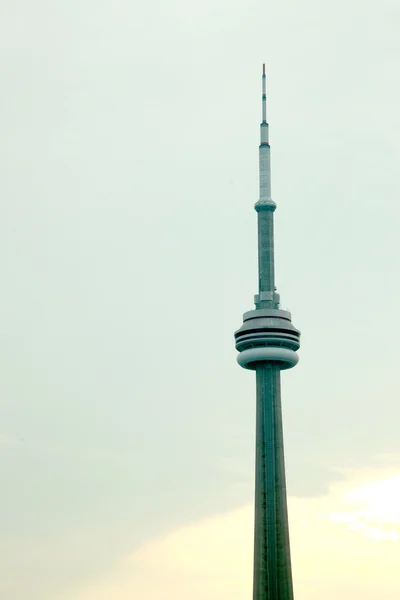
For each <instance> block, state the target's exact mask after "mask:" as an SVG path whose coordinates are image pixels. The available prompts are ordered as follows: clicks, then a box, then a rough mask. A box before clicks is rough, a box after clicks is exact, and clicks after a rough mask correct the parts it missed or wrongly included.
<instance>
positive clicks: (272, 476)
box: [235, 65, 300, 600]
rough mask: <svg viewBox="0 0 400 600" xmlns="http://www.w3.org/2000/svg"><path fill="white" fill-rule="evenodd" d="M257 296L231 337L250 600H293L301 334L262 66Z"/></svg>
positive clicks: (257, 209)
mask: <svg viewBox="0 0 400 600" xmlns="http://www.w3.org/2000/svg"><path fill="white" fill-rule="evenodd" d="M259 160H260V163H259V165H260V198H259V200H258V201H257V202H256V204H255V206H254V208H255V210H256V212H257V220H258V294H256V296H255V297H254V303H255V309H254V310H250V311H249V312H246V313H244V315H243V325H242V326H241V328H240V329H239V330H238V331H236V332H235V343H236V350H238V352H239V354H238V357H237V361H238V363H239V365H240V366H241V367H243V368H244V369H250V370H252V371H255V372H256V388H257V410H256V485H255V527H254V571H253V600H293V583H292V567H291V561H290V543H289V523H288V512H287V499H286V478H285V459H284V451H283V429H282V406H281V371H282V370H284V369H290V368H292V367H294V366H295V365H296V364H297V362H298V356H297V354H296V351H297V350H298V349H299V347H300V332H299V331H298V330H297V329H296V328H295V327H294V326H293V325H292V321H291V314H290V313H289V312H288V311H286V310H282V309H281V308H280V302H279V294H278V293H277V291H276V287H275V264H274V211H275V209H276V204H275V202H274V201H273V200H272V198H271V169H270V145H269V133H268V123H267V96H266V75H265V65H263V74H262V123H261V139H260V147H259Z"/></svg>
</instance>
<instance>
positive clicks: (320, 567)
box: [62, 471, 400, 600]
mask: <svg viewBox="0 0 400 600" xmlns="http://www.w3.org/2000/svg"><path fill="white" fill-rule="evenodd" d="M399 506H400V475H398V474H397V473H393V472H392V473H389V472H387V471H385V472H373V473H371V472H370V473H369V474H368V473H366V472H361V473H360V472H357V473H348V474H347V479H346V480H345V481H344V482H341V483H337V484H334V485H332V486H331V487H330V489H329V491H328V493H327V494H326V495H325V496H321V497H318V498H290V501H289V508H290V521H291V541H292V555H293V570H294V580H295V587H296V598H297V600H306V599H307V600H314V599H315V600H316V599H317V598H321V597H324V598H325V600H333V599H335V600H336V598H337V597H338V596H339V595H340V597H341V599H342V600H353V599H354V597H363V598H364V599H368V600H369V599H371V600H372V598H377V597H381V598H382V597H384V598H385V600H395V599H396V600H397V599H398V597H399V596H400V582H399V581H398V576H397V568H398V564H400V541H399V540H400V509H399V508H398V507H399ZM252 522H253V509H252V507H251V506H247V507H243V508H241V509H238V510H235V511H233V512H230V513H228V514H225V515H220V516H216V517H214V518H212V519H207V520H204V521H201V522H199V523H195V524H193V525H191V526H189V527H184V528H182V529H180V530H178V531H175V532H173V533H171V534H170V535H168V536H166V537H165V538H163V539H158V540H154V541H152V542H149V543H148V544H146V545H145V546H143V547H142V548H140V549H139V550H138V551H137V552H135V553H134V554H133V555H132V556H129V557H126V559H125V560H124V562H123V563H121V564H120V565H119V566H118V568H116V569H115V570H114V571H113V572H112V573H110V574H109V575H108V576H107V577H106V578H104V580H103V581H99V582H95V583H94V584H93V585H91V586H88V587H86V588H85V589H81V590H78V591H76V592H75V593H73V594H69V595H68V596H65V597H64V598H63V599H62V600H128V599H129V600H131V599H132V598H138V599H140V600H156V599H157V600H159V599H160V598H162V599H163V600H177V599H179V598H184V597H190V598H191V599H192V600H200V599H201V600H204V598H205V597H206V598H208V599H209V600H212V599H213V598H215V599H216V598H219V597H221V595H223V596H224V597H229V598H230V599H231V600H241V599H242V598H245V597H248V595H249V593H250V589H251V571H252V564H251V563H252V529H253V525H252Z"/></svg>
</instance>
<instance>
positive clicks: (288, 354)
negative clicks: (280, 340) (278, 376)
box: [237, 346, 299, 369]
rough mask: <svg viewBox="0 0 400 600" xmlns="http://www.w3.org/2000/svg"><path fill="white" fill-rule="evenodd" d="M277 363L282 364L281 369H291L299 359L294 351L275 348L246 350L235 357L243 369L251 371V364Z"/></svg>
mask: <svg viewBox="0 0 400 600" xmlns="http://www.w3.org/2000/svg"><path fill="white" fill-rule="evenodd" d="M264 360H265V361H278V362H281V363H284V364H283V365H282V367H281V368H282V369H291V368H292V367H294V366H295V365H297V363H298V362H299V357H298V355H297V354H296V352H294V350H289V349H288V348H277V347H274V346H267V347H265V346H264V347H260V348H248V350H243V352H240V354H238V356H237V361H238V363H239V365H240V366H241V367H243V368H244V369H251V367H250V366H249V365H250V364H251V363H254V362H260V361H264Z"/></svg>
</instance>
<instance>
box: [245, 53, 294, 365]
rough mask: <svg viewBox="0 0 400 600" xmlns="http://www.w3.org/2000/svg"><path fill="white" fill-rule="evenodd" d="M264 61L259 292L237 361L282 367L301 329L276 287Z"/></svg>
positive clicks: (258, 206) (257, 206)
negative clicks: (295, 324)
mask: <svg viewBox="0 0 400 600" xmlns="http://www.w3.org/2000/svg"><path fill="white" fill-rule="evenodd" d="M266 80H267V77H266V74H265V65H263V73H262V122H261V126H260V130H261V133H260V146H259V165H260V198H259V200H258V202H256V204H255V206H254V208H255V209H256V211H257V221H258V294H256V295H255V297H254V302H255V306H256V309H255V310H252V311H249V312H247V313H245V314H244V315H243V321H244V323H243V325H242V327H241V328H240V329H239V330H238V331H236V333H235V340H236V349H237V350H238V351H239V352H240V354H239V356H238V363H239V364H240V365H241V366H242V367H245V368H247V369H255V368H257V364H259V363H260V362H266V361H267V362H274V363H275V364H277V365H278V366H279V368H281V369H288V368H290V367H293V366H294V365H295V364H296V363H297V361H298V356H297V354H296V350H298V348H299V347H300V332H299V331H298V330H297V329H296V328H295V327H294V326H293V325H292V322H291V315H290V313H289V312H287V311H283V310H281V309H280V299H279V294H278V293H277V291H276V287H275V257H274V211H275V209H276V204H275V202H274V201H273V200H272V198H271V156H270V153H271V148H270V145H269V126H268V123H267V84H266Z"/></svg>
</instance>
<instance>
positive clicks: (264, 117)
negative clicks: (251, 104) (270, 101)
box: [262, 63, 267, 123]
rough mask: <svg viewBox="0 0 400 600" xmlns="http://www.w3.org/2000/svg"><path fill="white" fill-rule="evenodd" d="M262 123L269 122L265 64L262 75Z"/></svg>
mask: <svg viewBox="0 0 400 600" xmlns="http://www.w3.org/2000/svg"><path fill="white" fill-rule="evenodd" d="M262 121H263V123H266V122H267V76H266V74H265V63H264V64H263V74H262Z"/></svg>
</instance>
